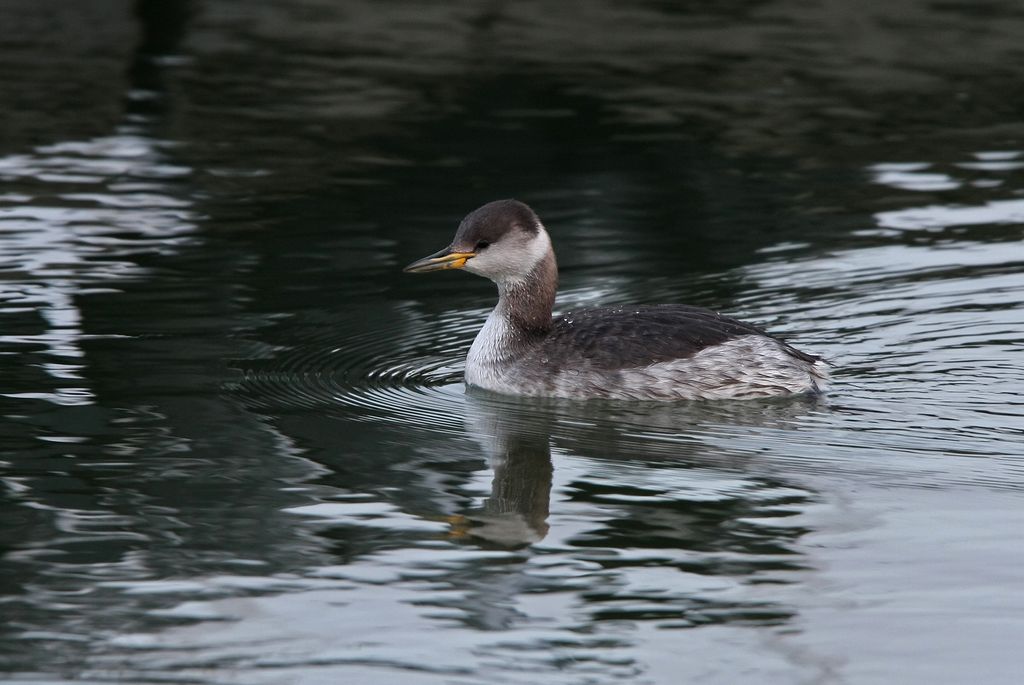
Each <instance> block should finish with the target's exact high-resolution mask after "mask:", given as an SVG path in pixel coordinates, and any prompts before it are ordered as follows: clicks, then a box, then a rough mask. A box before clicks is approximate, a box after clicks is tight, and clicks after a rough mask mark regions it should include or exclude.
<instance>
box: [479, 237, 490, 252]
mask: <svg viewBox="0 0 1024 685" xmlns="http://www.w3.org/2000/svg"><path fill="white" fill-rule="evenodd" d="M490 244H491V243H490V241H489V240H481V241H480V242H478V243H477V244H476V249H477V251H478V252H479V251H480V250H482V249H484V248H485V247H487V246H488V245H490Z"/></svg>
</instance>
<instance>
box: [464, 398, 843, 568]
mask: <svg viewBox="0 0 1024 685" xmlns="http://www.w3.org/2000/svg"><path fill="white" fill-rule="evenodd" d="M466 399H467V405H466V414H465V428H466V434H467V436H469V437H471V438H472V439H473V440H475V441H476V442H477V443H478V444H479V445H480V446H481V449H482V451H483V453H484V455H486V457H487V458H488V461H489V464H490V467H491V469H492V470H493V478H492V481H491V492H490V496H489V497H487V498H486V499H485V500H484V501H483V503H482V504H481V505H480V506H479V507H476V508H474V509H472V510H470V511H466V512H463V513H460V514H456V515H453V516H451V517H449V519H448V521H449V523H450V526H451V528H450V531H449V537H451V538H453V539H457V540H462V541H466V542H471V543H473V544H476V545H479V546H481V547H484V548H501V549H518V548H522V547H526V546H529V545H531V544H534V543H537V542H540V541H541V540H543V539H544V538H545V536H546V535H547V534H548V532H549V527H550V526H549V523H548V517H549V514H550V507H551V505H550V502H551V490H552V480H553V474H554V466H553V462H552V456H551V453H552V445H557V446H558V447H559V449H560V450H565V451H567V452H569V453H572V454H575V455H586V457H587V458H592V459H600V460H608V461H609V463H624V462H633V463H638V462H644V463H649V464H650V465H651V468H652V469H654V470H655V471H656V470H658V469H659V468H664V467H667V468H670V469H672V470H676V469H678V468H684V469H685V468H687V467H691V468H698V469H713V470H714V471H719V470H721V471H723V472H725V473H729V474H736V473H737V472H739V473H744V474H745V475H744V476H741V478H743V479H744V480H746V479H748V478H749V479H750V481H752V482H758V483H763V484H765V485H768V483H770V486H769V487H770V488H771V489H774V488H778V487H782V488H788V487H793V488H794V490H799V491H805V488H804V487H803V486H797V485H790V484H788V483H786V482H784V481H786V480H788V479H785V478H782V479H780V477H779V473H778V469H777V468H775V465H773V464H765V463H760V462H759V459H758V457H757V456H756V454H755V453H754V451H753V450H751V451H746V450H723V449H717V448H715V447H713V446H712V445H711V444H709V442H708V440H706V439H704V438H703V437H702V436H704V435H706V436H711V435H721V434H722V432H723V431H736V430H738V431H740V432H743V433H749V430H750V429H751V428H761V429H765V430H768V431H770V430H784V431H785V430H787V429H791V428H792V427H793V426H794V420H795V419H797V418H800V417H804V416H806V415H807V414H808V413H811V412H814V411H815V410H820V409H822V408H823V407H824V400H822V399H820V398H816V397H807V398H800V399H799V400H796V401H792V400H786V401H773V400H769V401H764V402H753V403H751V402H726V403H676V404H668V405H666V404H654V403H644V402H639V403H614V402H607V403H600V402H599V403H586V404H583V403H571V402H570V403H567V402H563V401H560V400H547V401H538V400H536V399H531V400H522V399H518V398H509V397H503V396H498V395H494V394H492V393H488V392H486V391H470V392H469V393H468V394H467V397H466ZM730 477H734V476H730ZM591 485H593V484H589V483H588V484H582V485H581V487H587V486H591ZM600 485H602V486H603V485H605V484H600ZM608 485H611V486H615V485H616V484H608ZM617 485H620V486H622V487H623V488H628V484H622V483H620V484H617ZM760 487H761V486H760V485H759V486H758V488H760ZM609 492H611V491H609ZM606 494H607V493H606ZM595 495H596V493H584V495H583V496H584V497H589V496H595ZM739 499H740V500H741V501H742V500H744V499H745V498H744V497H743V496H740V497H739ZM685 500H686V498H685V497H682V498H681V499H680V502H679V503H680V504H685ZM747 505H750V506H754V507H756V506H758V503H755V502H753V501H751V502H747ZM744 508H745V507H744V506H742V505H741V506H740V507H739V509H744ZM684 509H685V507H684ZM730 511H731V509H730ZM622 513H623V514H626V512H625V511H623V512H622ZM648 513H649V514H651V515H654V516H656V515H657V512H648ZM662 513H664V512H662ZM708 513H709V512H708V511H706V510H702V512H701V513H697V512H696V511H693V512H689V515H686V514H685V513H684V511H678V510H677V511H675V512H674V516H676V517H677V518H680V519H681V520H677V521H676V525H675V526H674V527H675V528H676V534H677V535H682V536H683V537H687V536H688V534H687V533H685V532H684V531H683V530H682V529H681V528H696V529H706V528H707V526H708V525H711V527H712V528H717V527H719V526H721V525H724V524H726V523H727V521H725V520H717V521H715V522H710V521H703V522H696V521H690V524H691V525H686V524H685V521H683V520H682V519H687V520H689V519H690V518H692V517H693V516H696V517H697V518H702V517H706V516H707V515H708ZM743 513H744V512H742V511H738V510H737V511H732V513H731V514H730V513H729V512H719V515H720V516H724V517H725V518H727V519H728V518H731V516H732V515H736V516H742V515H743ZM690 535H697V536H698V537H700V536H701V535H700V534H699V533H696V531H695V530H691V533H690ZM698 546H699V545H698Z"/></svg>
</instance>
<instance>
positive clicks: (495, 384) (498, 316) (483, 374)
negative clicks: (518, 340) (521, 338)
mask: <svg viewBox="0 0 1024 685" xmlns="http://www.w3.org/2000/svg"><path fill="white" fill-rule="evenodd" d="M510 335H511V329H510V327H509V324H508V321H507V319H506V318H505V316H504V315H503V314H502V313H501V312H500V311H499V308H497V307H496V308H495V309H493V310H492V311H491V314H490V316H488V317H487V321H486V322H485V323H484V327H483V328H481V329H480V332H479V333H477V334H476V339H475V340H473V346H472V347H470V348H469V354H468V355H466V383H468V384H469V385H475V386H477V387H480V388H486V389H488V390H496V391H498V392H500V391H502V390H503V389H504V383H503V382H502V376H503V370H504V368H505V367H506V366H507V362H508V359H506V355H507V354H508V345H509V336H510Z"/></svg>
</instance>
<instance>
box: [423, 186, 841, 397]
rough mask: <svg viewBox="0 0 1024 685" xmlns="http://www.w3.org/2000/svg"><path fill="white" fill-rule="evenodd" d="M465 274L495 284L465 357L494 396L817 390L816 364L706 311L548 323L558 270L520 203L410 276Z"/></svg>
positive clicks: (494, 210) (475, 224)
mask: <svg viewBox="0 0 1024 685" xmlns="http://www.w3.org/2000/svg"><path fill="white" fill-rule="evenodd" d="M444 269H464V270H465V271H469V272H470V273H474V274H477V275H479V276H483V277H485V278H489V279H490V280H492V281H494V283H496V284H497V286H498V304H497V306H496V307H495V308H494V310H493V311H491V313H490V315H489V316H488V317H487V321H486V322H485V323H484V325H483V328H481V329H480V332H479V333H478V334H477V336H476V339H475V340H474V341H473V345H472V347H470V350H469V354H468V355H467V357H466V383H467V385H470V386H476V387H480V388H484V389H487V390H491V391H494V392H498V393H503V394H509V395H525V396H534V397H559V398H568V399H594V398H602V399H613V400H625V399H633V400H692V399H727V398H737V399H738V398H754V397H769V396H775V395H789V394H795V393H808V392H810V393H817V392H821V391H822V390H823V389H824V387H825V384H826V382H827V380H828V371H827V365H826V364H825V362H824V361H822V359H821V358H820V357H817V356H815V355H811V354H807V353H805V352H801V351H799V350H797V349H795V348H794V347H792V346H790V345H788V344H786V343H784V342H782V341H781V340H779V339H778V338H775V337H773V336H771V335H769V334H767V333H765V332H764V331H763V330H761V329H760V328H758V327H757V326H754V325H752V324H749V323H744V322H742V321H738V320H736V319H733V318H730V317H727V316H722V315H721V314H718V313H717V312H714V311H712V310H710V309H704V308H702V307H694V306H690V305H683V304H657V305H636V306H616V307H601V308H595V309H584V310H580V311H572V312H568V313H565V314H562V315H560V316H555V317H552V310H553V307H554V302H555V293H556V291H557V289H558V266H557V264H556V262H555V252H554V250H553V249H552V246H551V238H550V236H549V235H548V232H547V230H545V228H544V225H543V224H542V223H541V221H540V219H539V218H538V217H537V214H536V213H534V211H533V210H532V209H530V207H528V206H527V205H525V204H523V203H522V202H518V201H516V200H497V201H495V202H490V203H488V204H485V205H483V206H482V207H479V208H478V209H476V210H474V211H472V212H470V213H469V214H468V215H467V216H466V218H465V219H463V220H462V223H461V224H460V225H459V228H458V230H457V231H456V233H455V238H454V239H453V240H452V242H451V244H450V245H448V247H446V248H444V249H443V250H440V251H439V252H436V253H434V254H432V255H430V256H428V257H424V258H423V259H420V260H417V261H415V262H413V263H412V264H410V265H409V266H407V267H405V271H407V272H411V273H425V272H431V271H441V270H444Z"/></svg>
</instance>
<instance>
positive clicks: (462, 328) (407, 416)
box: [235, 307, 484, 427]
mask: <svg viewBox="0 0 1024 685" xmlns="http://www.w3.org/2000/svg"><path fill="white" fill-rule="evenodd" d="M483 316H484V314H483V313H481V314H480V316H479V317H475V316H473V317H466V316H464V315H460V316H454V315H442V316H441V317H438V318H429V317H425V316H423V315H421V314H419V313H416V312H414V311H412V309H411V308H409V307H399V308H398V311H397V312H396V313H394V314H393V315H389V316H387V317H383V318H381V319H380V320H379V321H377V322H375V324H374V325H373V326H372V327H370V328H365V329H364V330H358V328H359V327H360V326H363V327H365V326H366V325H367V324H366V322H365V321H359V320H353V319H351V318H346V319H345V320H340V321H339V320H333V321H330V320H328V321H316V322H304V324H303V325H299V326H295V325H294V322H290V325H289V326H288V334H289V340H286V341H283V342H279V343H277V344H276V346H275V347H273V348H272V349H270V350H269V352H264V353H263V354H261V355H255V356H256V358H253V359H249V360H245V361H243V362H239V364H238V365H239V367H240V368H241V370H242V378H241V380H240V381H239V383H238V385H237V388H235V390H237V391H238V392H240V393H241V394H242V395H243V396H244V397H246V399H247V401H248V402H249V403H251V405H252V406H254V407H256V408H263V409H270V408H274V409H276V410H281V409H285V410H287V409H289V408H292V409H312V408H316V409H328V410H331V409H339V410H345V409H346V408H347V409H356V410H358V411H357V412H356V414H357V416H358V417H359V418H365V419H372V420H382V419H383V420H396V421H398V420H400V421H401V422H402V423H403V424H406V425H410V424H413V425H422V426H425V427H429V426H439V425H447V424H448V423H450V418H451V417H452V416H453V415H454V414H458V413H461V412H460V410H459V406H460V405H461V403H462V400H461V397H460V396H461V395H462V385H461V382H462V360H463V359H464V358H465V355H466V350H467V349H468V347H469V345H470V343H471V342H472V340H473V336H474V335H475V334H476V330H477V329H478V328H479V326H480V324H481V322H482V319H483ZM349 331H355V332H349ZM296 332H298V333H300V334H301V340H296V339H295V338H296V336H295V334H296Z"/></svg>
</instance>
